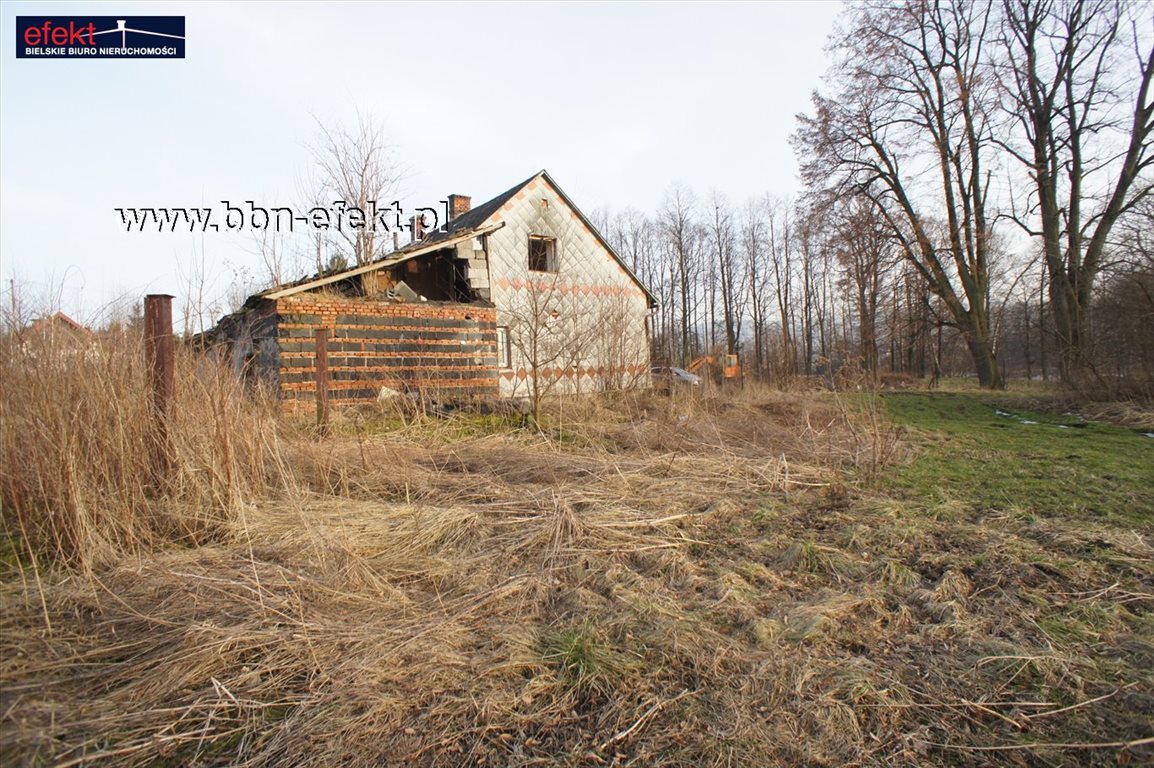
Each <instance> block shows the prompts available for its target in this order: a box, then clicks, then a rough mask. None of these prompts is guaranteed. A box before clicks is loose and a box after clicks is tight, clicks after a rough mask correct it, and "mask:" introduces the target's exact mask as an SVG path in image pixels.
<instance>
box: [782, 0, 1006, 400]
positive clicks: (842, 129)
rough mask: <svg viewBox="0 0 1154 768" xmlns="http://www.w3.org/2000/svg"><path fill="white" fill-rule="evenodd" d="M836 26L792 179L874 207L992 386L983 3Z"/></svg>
mask: <svg viewBox="0 0 1154 768" xmlns="http://www.w3.org/2000/svg"><path fill="white" fill-rule="evenodd" d="M848 19H849V22H850V29H849V31H848V34H847V36H846V37H845V39H844V40H841V41H839V42H838V43H837V45H836V46H835V50H836V51H837V52H838V53H839V54H840V56H839V64H838V65H837V68H836V69H835V72H834V81H833V84H834V87H835V89H836V93H835V95H834V96H833V97H827V96H823V95H821V94H815V95H814V99H813V102H814V114H813V115H812V116H805V115H803V116H800V121H801V127H800V129H799V131H798V132H797V133H796V134H795V137H794V141H795V146H796V148H797V149H798V151H799V155H800V156H801V157H802V169H803V177H804V178H805V180H806V182H807V183H808V184H809V185H810V186H811V187H812V188H814V189H823V188H826V189H832V190H834V191H835V192H836V193H839V194H857V195H862V196H864V197H865V198H866V199H868V200H869V201H870V202H871V203H872V204H873V205H874V206H875V207H876V209H877V210H878V212H879V214H880V215H881V216H882V217H883V219H884V220H885V221H886V222H887V225H888V226H889V228H890V230H891V232H892V234H893V235H894V237H896V238H897V239H898V241H899V242H900V243H901V245H902V252H903V255H904V256H905V258H906V259H907V260H908V262H909V263H910V264H911V265H912V266H913V267H914V268H915V269H916V270H917V272H918V274H919V275H921V277H922V279H924V280H925V282H926V284H927V285H928V286H929V287H930V289H931V290H932V291H933V292H934V293H935V294H936V295H937V296H939V297H940V298H941V300H942V302H943V303H944V304H945V306H946V307H947V309H948V311H949V316H950V317H949V322H950V323H951V324H953V325H954V326H955V327H956V328H957V329H958V330H959V331H960V332H961V334H962V336H963V337H964V338H965V341H966V344H967V347H968V348H969V351H970V355H971V357H972V360H973V365H974V369H975V371H976V372H977V376H978V380H979V382H980V383H981V384H982V386H985V387H999V386H1001V384H1002V380H1001V376H1000V374H999V371H998V368H997V365H996V361H995V357H994V339H993V336H992V333H991V328H990V313H989V300H990V296H989V290H990V286H989V270H990V262H991V258H992V252H991V249H990V230H991V221H990V217H989V215H988V213H987V204H988V203H987V201H988V195H989V187H988V183H989V179H988V176H987V172H986V169H985V162H986V160H987V156H988V155H989V154H990V151H991V145H992V138H991V133H990V124H989V119H988V112H989V103H990V102H991V98H992V97H991V95H990V93H989V91H990V88H991V86H990V85H989V84H988V83H987V79H986V78H984V77H983V74H984V73H983V71H982V67H983V64H984V48H983V47H984V45H985V42H986V34H987V33H986V29H987V26H988V24H989V23H990V21H991V19H990V8H989V5H988V4H985V3H981V2H974V1H971V0H958V1H957V2H953V3H944V2H943V3H927V2H922V1H921V0H893V1H892V2H875V3H870V4H868V5H865V4H862V5H854V6H851V8H850V11H849V17H848ZM922 180H925V182H924V183H922ZM935 221H938V222H941V233H942V236H941V237H938V236H937V232H936V231H935V230H936V228H935V227H934V226H933V223H934V222H935Z"/></svg>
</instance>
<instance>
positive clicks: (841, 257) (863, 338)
mask: <svg viewBox="0 0 1154 768" xmlns="http://www.w3.org/2000/svg"><path fill="white" fill-rule="evenodd" d="M827 210H829V211H830V219H831V220H832V222H833V225H834V232H835V241H834V247H835V249H836V253H837V259H838V262H839V263H840V265H841V270H842V274H843V276H844V282H845V285H846V287H847V288H848V294H849V296H850V299H851V302H852V304H853V306H854V309H855V310H856V315H857V333H858V350H859V357H860V361H861V367H862V368H863V369H864V370H865V371H866V372H867V373H868V374H869V375H870V376H875V377H876V375H877V371H878V308H879V306H878V305H879V302H880V301H881V297H882V288H883V283H884V281H885V278H886V275H887V274H888V272H889V270H890V268H891V267H892V266H893V264H894V262H895V261H896V258H897V254H896V253H895V249H894V241H893V239H892V238H891V236H890V234H889V230H888V228H887V226H886V224H885V222H884V221H883V220H881V218H880V217H879V216H878V213H877V210H876V209H875V208H874V206H873V205H871V204H870V203H869V201H867V200H863V199H862V198H850V199H848V200H844V201H839V202H837V203H835V204H833V205H830V206H828V208H827Z"/></svg>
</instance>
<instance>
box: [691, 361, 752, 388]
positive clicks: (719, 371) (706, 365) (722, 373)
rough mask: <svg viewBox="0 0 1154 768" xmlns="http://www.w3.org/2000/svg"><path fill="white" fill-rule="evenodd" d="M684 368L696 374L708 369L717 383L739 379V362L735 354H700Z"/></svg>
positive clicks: (702, 373)
mask: <svg viewBox="0 0 1154 768" xmlns="http://www.w3.org/2000/svg"><path fill="white" fill-rule="evenodd" d="M686 370H687V371H689V372H690V373H694V374H697V375H698V376H701V375H704V374H705V372H706V370H708V371H709V373H710V375H711V376H712V378H713V380H714V381H715V382H717V383H718V384H722V383H725V382H729V381H738V380H740V379H741V363H740V362H738V359H737V355H702V356H701V357H699V358H696V359H695V360H694V361H693V362H691V363H690V364H689V365H688V367H687V368H686Z"/></svg>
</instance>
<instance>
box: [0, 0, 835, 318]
mask: <svg viewBox="0 0 1154 768" xmlns="http://www.w3.org/2000/svg"><path fill="white" fill-rule="evenodd" d="M839 10H840V4H839V3H835V2H772V3H771V2H766V3H720V2H710V3H701V4H695V3H676V4H674V3H669V4H665V3H628V4H627V3H589V2H583V3H574V4H529V3H460V4H456V3H444V4H401V3H379V4H376V3H368V2H356V3H353V2H350V3H336V2H326V3H317V4H311V3H269V2H265V3H229V4H209V3H200V2H197V3H171V4H165V3H129V2H119V3H5V4H4V5H3V6H2V25H3V29H2V32H0V37H2V39H3V42H4V44H3V60H2V63H0V260H2V267H0V271H2V274H3V279H4V283H5V286H4V287H5V290H7V289H8V285H9V281H10V280H12V279H15V280H16V282H17V285H18V286H19V287H20V291H21V292H22V293H23V294H24V295H25V296H26V297H33V298H36V299H37V300H42V297H44V296H45V295H51V294H57V293H58V294H59V298H60V305H61V306H60V308H62V309H64V310H65V311H66V312H71V313H75V314H77V315H78V316H80V317H81V319H93V318H94V316H95V315H96V314H97V313H98V312H99V311H100V310H101V308H102V307H103V306H105V305H106V304H107V303H109V302H112V301H114V300H116V299H118V298H121V297H129V298H135V297H139V296H142V295H143V294H145V293H153V292H155V293H173V294H177V295H178V305H179V304H180V303H181V299H182V298H183V297H182V296H180V294H181V293H182V291H185V292H186V284H187V280H186V279H185V278H182V275H186V274H187V273H188V272H189V269H190V264H191V263H192V262H193V260H194V257H193V253H194V252H195V253H199V252H201V251H202V250H203V254H204V262H205V264H206V265H207V268H208V272H209V279H210V282H211V290H212V291H213V292H214V293H215V294H217V295H221V294H223V293H225V292H226V291H227V289H228V286H229V284H230V282H233V281H234V280H235V277H234V276H235V274H236V273H237V272H238V271H241V270H243V269H245V268H247V269H248V270H249V272H250V273H255V272H259V269H260V268H259V263H260V260H259V258H258V257H257V256H256V255H255V253H254V248H253V245H252V242H251V239H250V238H249V237H248V236H237V235H230V234H225V233H209V234H207V235H203V236H201V235H196V236H194V235H190V234H187V233H185V234H173V233H165V234H159V233H152V234H141V233H139V232H136V233H128V232H125V231H124V229H125V228H124V225H123V224H122V223H121V219H120V215H119V214H118V213H116V211H115V208H117V207H123V206H201V205H203V206H212V207H218V208H219V207H221V206H220V201H222V200H230V201H241V200H248V199H254V200H256V201H258V203H259V202H264V203H265V204H267V205H289V204H292V203H293V202H295V201H296V200H297V198H298V192H297V189H298V184H299V179H300V178H301V177H302V176H303V175H304V174H306V173H307V172H308V171H309V169H310V168H309V167H310V156H309V152H308V149H307V145H308V144H309V142H310V141H311V140H312V139H313V138H314V136H315V131H316V123H315V121H314V119H313V117H312V115H316V116H318V117H319V118H321V119H322V120H324V121H326V122H331V123H340V122H346V123H347V122H349V121H351V120H354V119H355V115H356V113H357V111H358V110H359V111H360V112H361V113H363V114H368V115H372V116H374V117H375V118H376V119H378V120H379V121H380V122H381V123H382V124H383V125H384V127H385V130H386V132H387V135H388V137H389V140H390V142H391V143H392V145H393V146H394V147H395V152H396V156H397V158H398V159H399V160H400V161H401V162H403V164H404V165H405V167H406V168H407V177H406V180H405V182H404V185H403V187H402V189H401V190H400V194H399V199H400V201H401V203H402V205H404V206H405V207H407V208H412V207H416V206H421V205H432V204H435V203H436V201H437V200H440V199H442V198H444V197H445V196H446V195H447V194H449V193H454V192H455V193H461V194H467V195H472V196H473V201H474V203H475V204H476V203H480V202H483V201H484V200H485V199H488V198H489V197H492V196H494V195H496V194H497V193H499V192H501V191H502V190H504V189H506V188H508V187H510V186H512V185H513V184H514V183H516V182H519V181H521V180H523V179H525V178H526V177H528V176H530V175H532V174H533V173H534V172H536V171H538V170H540V169H542V168H545V169H547V170H548V171H549V172H550V174H551V175H552V176H553V177H554V178H555V179H556V180H557V182H558V183H559V184H560V185H561V186H562V187H563V188H564V189H565V191H566V192H567V193H568V194H569V195H570V196H571V197H572V198H573V199H574V201H575V202H576V203H577V204H578V205H579V206H580V207H582V208H583V209H584V210H585V211H586V212H591V211H593V210H594V209H598V208H602V207H608V208H611V209H621V208H625V207H634V208H638V209H641V210H645V211H652V210H654V209H655V208H656V207H657V206H658V205H659V204H660V202H661V198H662V195H663V193H664V192H665V190H666V189H667V188H668V187H669V186H670V184H671V183H673V182H675V181H676V182H681V183H684V184H686V185H689V186H691V187H693V188H694V189H695V190H697V191H698V193H699V194H701V195H703V196H704V195H707V194H708V193H709V192H710V191H711V190H713V189H717V190H719V191H721V192H723V193H725V194H726V195H728V196H729V197H730V198H732V199H734V200H737V201H740V200H743V199H745V198H747V197H750V196H755V195H760V194H764V193H766V192H771V193H775V194H790V193H793V192H795V191H796V190H797V189H798V187H799V182H798V179H797V165H796V163H795V161H794V158H793V154H792V152H791V150H790V147H789V144H788V136H789V134H790V132H791V131H792V130H793V129H794V115H795V114H796V113H798V112H799V111H804V110H806V109H807V108H808V99H809V94H810V92H811V91H812V90H813V89H814V88H816V87H818V86H819V85H820V78H821V76H822V74H823V72H824V70H825V68H826V58H825V55H824V51H823V47H824V44H825V39H826V35H827V34H828V33H829V31H830V30H831V28H832V25H833V23H834V20H835V17H836V16H837V14H838V12H839ZM68 14H77V15H79V14H83V15H106V16H118V15H130V16H143V15H183V16H185V17H186V37H187V58H185V59H183V60H168V61H154V60H153V61H150V60H139V61H113V60H99V61H96V60H58V61H45V60H36V59H19V60H18V59H16V58H15V17H17V16H32V15H68ZM49 288H51V290H49Z"/></svg>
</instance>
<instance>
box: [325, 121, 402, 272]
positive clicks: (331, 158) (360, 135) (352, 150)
mask: <svg viewBox="0 0 1154 768" xmlns="http://www.w3.org/2000/svg"><path fill="white" fill-rule="evenodd" d="M317 128H318V140H317V142H316V144H315V145H314V146H313V148H312V153H313V159H314V160H315V161H316V164H317V171H318V176H319V181H320V184H321V190H322V194H327V195H329V196H331V197H332V200H330V201H329V202H330V203H334V204H336V203H338V202H339V203H340V204H343V205H344V206H345V207H346V211H347V213H344V214H342V215H344V216H345V221H344V225H343V226H341V227H340V229H339V231H337V233H336V237H338V238H341V239H343V241H344V244H345V245H346V246H347V247H348V249H349V252H350V254H351V256H352V259H350V261H351V263H353V264H356V265H361V264H367V263H369V262H371V261H373V260H374V259H375V258H377V257H378V256H379V255H380V254H383V253H385V252H387V251H388V249H389V246H388V245H387V244H386V243H388V242H390V241H391V239H392V234H391V232H388V231H386V230H385V229H384V227H383V226H382V221H381V219H382V218H383V214H384V212H385V211H386V210H387V209H388V208H389V206H390V203H391V198H392V197H393V196H394V195H395V193H396V192H397V188H398V185H399V184H400V181H401V178H402V173H401V168H400V165H399V164H398V163H397V161H396V160H395V159H394V157H393V154H392V150H391V148H390V146H389V144H388V143H387V142H386V140H385V133H384V129H383V128H382V127H381V125H380V124H379V123H378V122H376V121H374V120H373V119H372V118H371V117H369V116H366V115H362V114H360V113H357V120H356V123H355V124H354V125H352V126H344V125H331V126H330V125H325V124H324V123H322V122H321V121H320V120H319V119H318V120H317ZM384 223H387V221H386V222H384ZM334 230H336V227H333V229H332V230H330V231H334Z"/></svg>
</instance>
